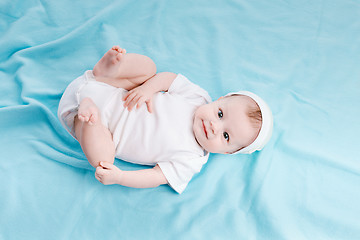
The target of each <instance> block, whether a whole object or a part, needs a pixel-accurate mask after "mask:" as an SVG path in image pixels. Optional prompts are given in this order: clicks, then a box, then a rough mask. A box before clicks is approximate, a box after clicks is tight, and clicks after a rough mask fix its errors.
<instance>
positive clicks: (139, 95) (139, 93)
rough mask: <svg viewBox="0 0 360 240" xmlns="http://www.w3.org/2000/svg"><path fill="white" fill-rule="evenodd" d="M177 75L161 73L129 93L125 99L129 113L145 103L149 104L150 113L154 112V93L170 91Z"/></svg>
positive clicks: (125, 105)
mask: <svg viewBox="0 0 360 240" xmlns="http://www.w3.org/2000/svg"><path fill="white" fill-rule="evenodd" d="M176 76H177V75H176V74H175V73H171V72H161V73H157V74H156V75H155V76H153V77H151V78H150V79H148V80H147V81H145V82H144V83H143V84H142V85H140V86H138V87H136V88H134V89H132V90H131V91H129V92H128V93H127V94H126V95H125V96H124V98H123V100H124V101H125V103H124V107H127V108H128V109H129V111H131V110H132V108H133V107H134V106H135V105H137V108H139V107H140V106H141V104H143V103H144V102H145V103H146V104H147V107H148V111H149V112H152V96H153V95H154V93H157V92H161V91H167V90H169V87H170V85H171V84H172V82H173V81H174V79H175V78H176Z"/></svg>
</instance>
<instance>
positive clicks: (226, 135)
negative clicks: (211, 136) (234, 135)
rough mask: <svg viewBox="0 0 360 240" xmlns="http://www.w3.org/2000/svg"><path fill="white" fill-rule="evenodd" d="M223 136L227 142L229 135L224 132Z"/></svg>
mask: <svg viewBox="0 0 360 240" xmlns="http://www.w3.org/2000/svg"><path fill="white" fill-rule="evenodd" d="M223 135H224V138H225V140H226V141H229V134H228V133H227V132H224V133H223Z"/></svg>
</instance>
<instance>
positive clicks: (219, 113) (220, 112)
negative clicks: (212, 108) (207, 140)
mask: <svg viewBox="0 0 360 240" xmlns="http://www.w3.org/2000/svg"><path fill="white" fill-rule="evenodd" d="M218 116H219V119H221V118H222V117H223V112H222V110H221V109H219V111H218Z"/></svg>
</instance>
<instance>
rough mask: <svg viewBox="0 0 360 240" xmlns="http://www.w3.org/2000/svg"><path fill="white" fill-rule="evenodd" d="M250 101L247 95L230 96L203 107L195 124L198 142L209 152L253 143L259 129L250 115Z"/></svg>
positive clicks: (235, 149) (199, 110)
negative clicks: (248, 108)
mask: <svg viewBox="0 0 360 240" xmlns="http://www.w3.org/2000/svg"><path fill="white" fill-rule="evenodd" d="M249 101H252V100H251V99H250V98H249V97H246V96H231V97H225V98H220V99H219V100H217V101H215V102H212V103H209V104H205V105H202V106H200V107H199V108H198V109H197V110H196V111H195V114H194V123H193V132H194V135H195V138H196V140H197V142H198V143H199V145H200V146H201V147H202V148H204V149H205V150H206V151H208V152H212V153H223V154H226V153H233V152H235V151H237V150H239V149H240V148H243V147H246V146H248V145H250V144H251V143H252V142H253V141H254V140H255V138H256V137H257V134H258V130H257V129H256V128H254V127H253V125H252V123H251V122H250V118H249V117H248V116H247V106H248V104H249Z"/></svg>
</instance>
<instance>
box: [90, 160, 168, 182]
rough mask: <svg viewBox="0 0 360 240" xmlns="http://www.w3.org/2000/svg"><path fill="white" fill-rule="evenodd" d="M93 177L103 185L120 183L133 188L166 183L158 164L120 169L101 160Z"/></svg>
mask: <svg viewBox="0 0 360 240" xmlns="http://www.w3.org/2000/svg"><path fill="white" fill-rule="evenodd" d="M95 177H96V179H97V180H99V181H100V182H101V183H103V184H104V185H109V184H120V185H122V186H126V187H133V188H153V187H158V186H159V185H162V184H167V183H168V182H167V180H166V178H165V176H164V174H163V173H162V171H161V169H160V167H159V166H158V165H156V166H155V167H154V168H151V169H144V170H138V171H122V170H120V169H119V168H117V167H116V166H115V165H113V164H111V163H108V162H101V163H100V166H99V167H97V168H96V173H95Z"/></svg>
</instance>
